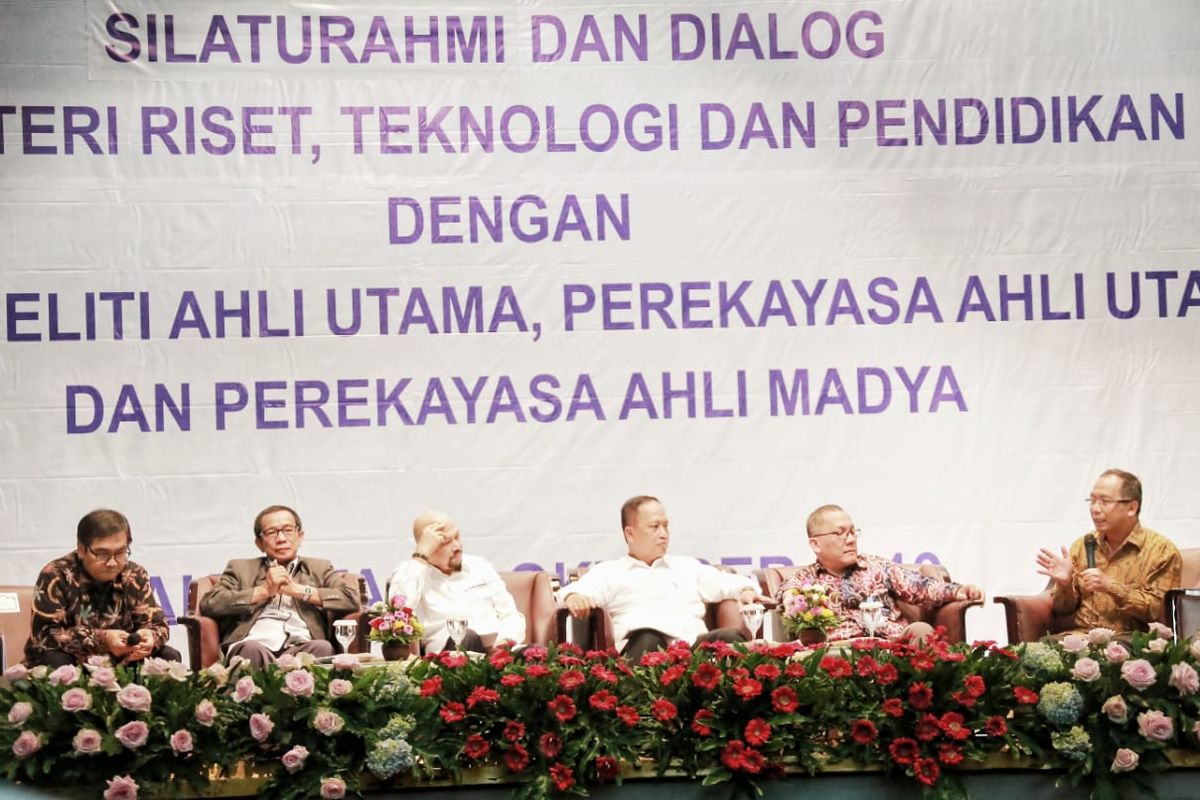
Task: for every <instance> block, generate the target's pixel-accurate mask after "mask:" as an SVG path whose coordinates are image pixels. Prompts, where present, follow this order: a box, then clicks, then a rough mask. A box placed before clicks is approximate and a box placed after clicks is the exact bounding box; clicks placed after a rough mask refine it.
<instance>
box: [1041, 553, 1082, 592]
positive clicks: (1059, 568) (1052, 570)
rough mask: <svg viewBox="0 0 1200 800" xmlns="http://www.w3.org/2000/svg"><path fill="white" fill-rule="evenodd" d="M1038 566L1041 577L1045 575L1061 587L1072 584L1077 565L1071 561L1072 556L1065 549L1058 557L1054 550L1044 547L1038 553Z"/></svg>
mask: <svg viewBox="0 0 1200 800" xmlns="http://www.w3.org/2000/svg"><path fill="white" fill-rule="evenodd" d="M1037 564H1038V574H1039V575H1045V576H1046V577H1048V578H1050V579H1051V580H1052V581H1054V582H1055V583H1057V584H1059V585H1060V586H1066V585H1067V584H1068V583H1070V582H1071V578H1072V576H1074V574H1075V564H1074V562H1072V561H1071V556H1070V555H1069V554H1068V553H1067V548H1065V547H1064V548H1062V554H1061V555H1056V554H1055V553H1054V551H1053V550H1049V549H1047V548H1045V547H1043V548H1042V549H1041V550H1040V551H1038V554H1037Z"/></svg>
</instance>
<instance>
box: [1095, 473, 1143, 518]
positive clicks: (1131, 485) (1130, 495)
mask: <svg viewBox="0 0 1200 800" xmlns="http://www.w3.org/2000/svg"><path fill="white" fill-rule="evenodd" d="M1105 475H1112V476H1113V477H1115V478H1117V479H1118V480H1120V481H1121V494H1123V495H1125V496H1124V497H1122V498H1121V499H1122V500H1136V501H1137V504H1138V507H1137V513H1138V515H1139V516H1141V513H1142V482H1141V480H1139V479H1138V476H1137V475H1134V474H1133V473H1132V472H1126V471H1125V470H1123V469H1106V470H1104V472H1101V473H1100V477H1101V478H1103V477H1104V476H1105Z"/></svg>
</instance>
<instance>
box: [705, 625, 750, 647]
mask: <svg viewBox="0 0 1200 800" xmlns="http://www.w3.org/2000/svg"><path fill="white" fill-rule="evenodd" d="M744 641H746V634H745V633H743V632H742V630H741V629H740V628H717V629H716V630H715V631H709V632H708V633H702V634H700V635H699V636H697V637H696V644H700V643H702V642H728V643H729V644H736V643H737V642H744Z"/></svg>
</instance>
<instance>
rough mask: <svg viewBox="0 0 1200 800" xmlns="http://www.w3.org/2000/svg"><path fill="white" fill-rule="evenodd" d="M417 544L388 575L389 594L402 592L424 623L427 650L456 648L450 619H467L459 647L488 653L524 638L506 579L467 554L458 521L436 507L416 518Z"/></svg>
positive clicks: (520, 641) (393, 595) (423, 644)
mask: <svg viewBox="0 0 1200 800" xmlns="http://www.w3.org/2000/svg"><path fill="white" fill-rule="evenodd" d="M413 539H414V540H415V541H416V547H415V548H414V549H413V552H412V556H411V557H409V558H408V560H406V561H404V562H402V563H401V564H400V566H398V567H396V571H395V572H393V573H392V577H391V578H389V579H388V583H387V593H388V597H395V596H396V595H398V594H402V595H404V597H405V598H406V600H407V603H408V605H409V607H410V608H412V610H413V612H414V613H415V614H416V615H417V619H419V620H420V621H421V624H422V625H423V626H424V633H422V634H421V645H422V647H423V648H424V649H425V651H426V652H433V651H437V650H444V649H446V648H447V647H453V646H454V643H453V641H451V639H450V636H449V632H448V631H447V626H446V621H447V620H450V619H465V620H466V621H467V632H466V635H465V636H464V637H463V640H462V641H461V642H459V646H460V647H462V648H463V649H464V650H473V651H476V652H485V651H486V650H487V649H488V648H489V647H493V646H495V645H499V644H503V643H509V644H521V643H524V641H525V617H524V616H523V615H522V614H521V612H520V611H518V610H517V604H516V601H514V600H513V597H512V595H511V594H509V593H508V589H507V587H505V585H504V579H503V578H501V577H500V574H499V573H498V572H496V570H495V568H494V567H492V565H491V564H489V563H488V562H487V561H485V560H484V559H482V558H479V557H478V556H468V555H463V547H462V541H461V539H460V538H459V530H458V525H457V524H455V522H454V520H453V519H451V518H450V517H448V516H446V515H445V514H442V513H440V512H437V511H428V512H426V513H424V514H422V515H421V516H419V517H417V518H416V520H414V521H413Z"/></svg>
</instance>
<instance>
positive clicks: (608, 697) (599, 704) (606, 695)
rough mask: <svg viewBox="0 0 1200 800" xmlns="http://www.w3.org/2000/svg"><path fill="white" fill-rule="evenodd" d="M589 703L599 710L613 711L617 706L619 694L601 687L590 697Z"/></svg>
mask: <svg viewBox="0 0 1200 800" xmlns="http://www.w3.org/2000/svg"><path fill="white" fill-rule="evenodd" d="M588 704H589V705H591V707H592V708H594V709H596V710H597V711H612V710H613V709H614V708H616V707H617V696H616V695H615V694H613V693H612V692H610V691H609V690H608V689H601V690H600V691H598V692H596V693H595V694H594V695H592V696H591V697H589V698H588Z"/></svg>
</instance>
